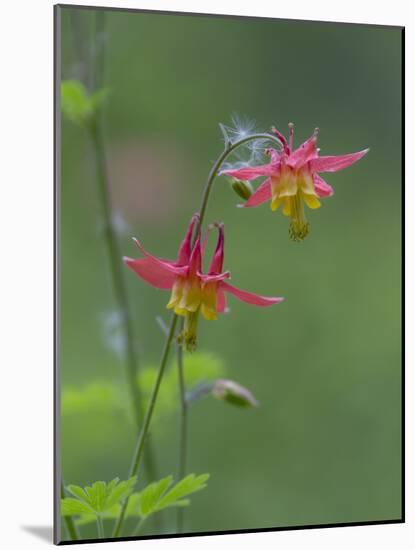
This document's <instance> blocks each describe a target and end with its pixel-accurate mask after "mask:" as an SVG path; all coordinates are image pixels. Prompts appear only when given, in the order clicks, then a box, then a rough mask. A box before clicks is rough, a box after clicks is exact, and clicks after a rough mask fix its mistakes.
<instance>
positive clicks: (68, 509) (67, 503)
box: [61, 497, 95, 519]
mask: <svg viewBox="0 0 415 550" xmlns="http://www.w3.org/2000/svg"><path fill="white" fill-rule="evenodd" d="M91 512H92V509H91V507H90V506H88V504H86V503H85V502H82V501H81V500H78V499H76V498H72V497H67V498H63V499H62V500H61V515H62V516H76V515H79V514H91ZM94 519H95V516H94Z"/></svg>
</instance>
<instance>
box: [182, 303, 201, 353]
mask: <svg viewBox="0 0 415 550" xmlns="http://www.w3.org/2000/svg"><path fill="white" fill-rule="evenodd" d="M198 319H199V310H198V311H196V312H192V313H187V314H186V315H185V321H184V328H183V331H182V332H181V333H180V334H179V336H178V342H179V344H181V345H184V347H185V348H186V350H187V351H195V349H196V347H197V322H198Z"/></svg>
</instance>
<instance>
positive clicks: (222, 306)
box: [216, 285, 228, 313]
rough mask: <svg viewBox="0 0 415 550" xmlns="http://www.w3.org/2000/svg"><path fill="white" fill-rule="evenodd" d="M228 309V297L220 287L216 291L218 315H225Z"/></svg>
mask: <svg viewBox="0 0 415 550" xmlns="http://www.w3.org/2000/svg"><path fill="white" fill-rule="evenodd" d="M227 309H228V304H227V302H226V295H225V293H224V291H223V288H221V287H220V285H219V288H218V289H217V291H216V310H217V312H218V313H224V312H225V311H226V310H227Z"/></svg>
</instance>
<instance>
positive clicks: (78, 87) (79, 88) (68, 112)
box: [61, 80, 109, 126]
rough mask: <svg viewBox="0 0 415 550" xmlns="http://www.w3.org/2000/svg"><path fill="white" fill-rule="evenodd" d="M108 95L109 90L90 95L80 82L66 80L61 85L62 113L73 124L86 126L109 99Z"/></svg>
mask: <svg viewBox="0 0 415 550" xmlns="http://www.w3.org/2000/svg"><path fill="white" fill-rule="evenodd" d="M108 94H109V90H108V89H107V88H102V89H100V90H97V91H95V92H94V93H93V94H89V93H88V91H87V90H86V88H85V86H84V85H83V84H82V82H80V81H79V80H65V81H63V82H62V84H61V109H62V113H63V114H64V115H65V116H66V117H67V118H68V119H69V120H71V121H72V122H75V123H76V124H79V125H81V126H85V125H86V124H87V123H88V122H89V121H90V120H91V119H92V117H93V116H94V115H95V113H96V112H97V110H98V108H99V107H100V106H101V105H102V103H103V102H104V101H105V99H106V98H107V97H108Z"/></svg>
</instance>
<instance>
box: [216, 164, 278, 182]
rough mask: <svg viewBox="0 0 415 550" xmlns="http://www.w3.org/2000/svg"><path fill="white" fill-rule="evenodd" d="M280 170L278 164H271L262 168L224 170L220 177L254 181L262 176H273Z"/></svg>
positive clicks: (248, 167) (249, 167) (247, 167)
mask: <svg viewBox="0 0 415 550" xmlns="http://www.w3.org/2000/svg"><path fill="white" fill-rule="evenodd" d="M277 170H278V166H277V164H276V163H273V162H270V163H269V164H264V165H262V166H246V167H245V168H239V169H237V170H223V171H222V172H221V173H220V175H221V176H222V175H225V176H232V177H233V178H236V179H237V180H245V181H249V180H254V179H255V178H259V177H260V176H272V175H274V174H275V172H276V171H277Z"/></svg>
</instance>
